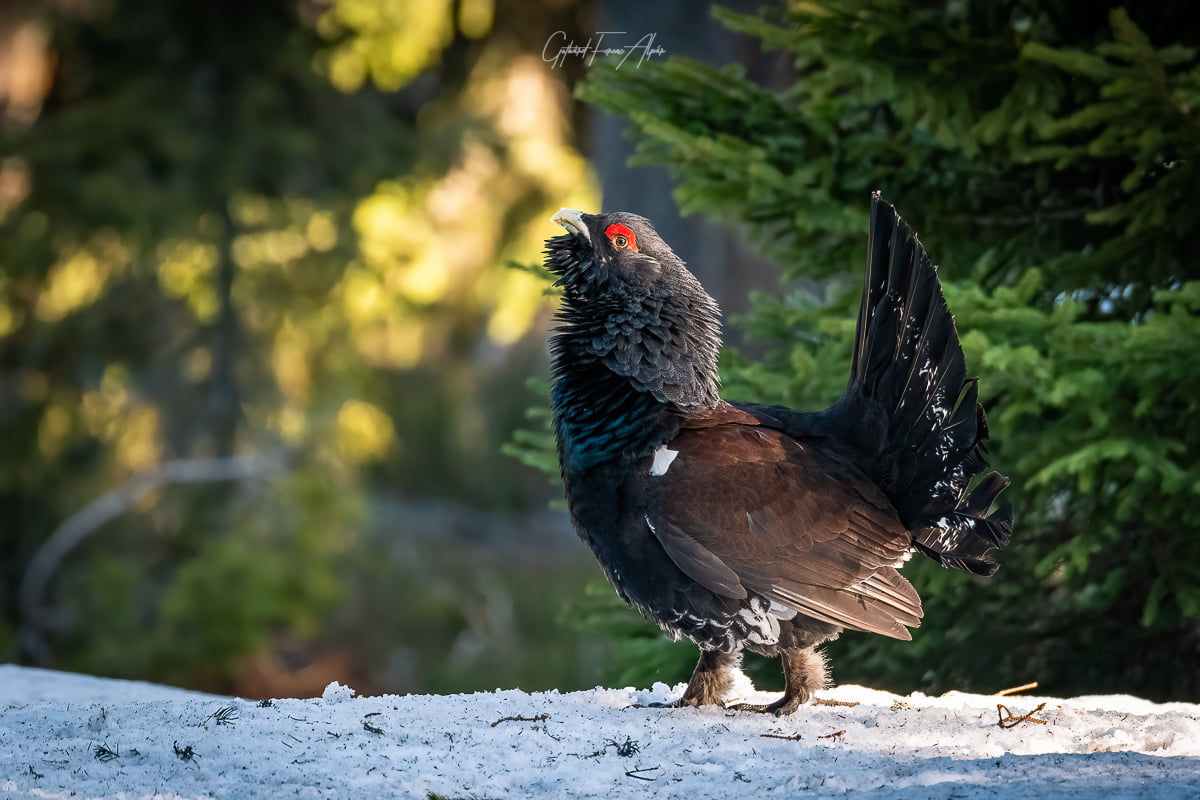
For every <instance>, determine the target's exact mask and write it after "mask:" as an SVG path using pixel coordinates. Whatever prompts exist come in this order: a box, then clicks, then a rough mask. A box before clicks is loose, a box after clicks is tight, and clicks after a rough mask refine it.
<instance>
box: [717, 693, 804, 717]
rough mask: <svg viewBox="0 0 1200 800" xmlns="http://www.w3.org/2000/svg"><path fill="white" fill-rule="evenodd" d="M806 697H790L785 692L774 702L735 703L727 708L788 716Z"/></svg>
mask: <svg viewBox="0 0 1200 800" xmlns="http://www.w3.org/2000/svg"><path fill="white" fill-rule="evenodd" d="M805 699H807V698H800V697H789V696H788V695H786V694H785V695H784V696H783V697H781V698H779V699H778V700H776V701H775V702H774V703H767V704H765V705H762V704H758V703H733V704H731V705H729V706H726V708H728V709H729V710H730V711H751V712H754V713H756V714H774V715H775V716H777V717H786V716H787V715H789V714H792V713H794V712H795V711H796V709H798V708H799V707H800V706H801V705H803V703H804V700H805Z"/></svg>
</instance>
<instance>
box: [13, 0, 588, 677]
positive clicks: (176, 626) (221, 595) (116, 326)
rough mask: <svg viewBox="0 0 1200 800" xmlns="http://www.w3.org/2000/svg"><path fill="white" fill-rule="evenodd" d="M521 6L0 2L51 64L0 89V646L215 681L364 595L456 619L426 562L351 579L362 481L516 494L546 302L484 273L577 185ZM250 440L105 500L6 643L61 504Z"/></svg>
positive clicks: (375, 487)
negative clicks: (515, 9)
mask: <svg viewBox="0 0 1200 800" xmlns="http://www.w3.org/2000/svg"><path fill="white" fill-rule="evenodd" d="M528 5H529V6H530V8H529V9H528V10H530V11H532V12H535V16H536V12H537V11H539V10H540V3H538V2H530V3H529V4H528ZM516 24H517V23H516V22H515V20H512V19H510V18H509V17H508V16H506V15H501V16H500V17H499V18H497V16H496V14H495V9H494V7H493V3H492V2H490V1H488V0H483V1H482V2H480V1H478V0H477V1H476V2H463V3H440V4H438V3H432V4H431V3H419V2H384V1H383V0H380V1H379V2H373V1H371V0H337V2H332V3H324V2H309V0H277V1H272V2H265V3H249V4H247V3H232V2H227V1H219V2H185V3H176V2H170V3H160V2H145V1H144V0H114V1H113V2H80V3H59V2H50V1H49V0H47V1H46V2H26V3H21V4H18V5H17V6H15V7H14V9H13V10H11V11H6V12H5V13H4V14H0V33H3V34H6V35H8V36H9V40H11V41H14V42H17V41H19V42H23V43H25V44H26V45H28V44H29V43H32V48H28V47H27V48H25V49H24V50H22V51H21V52H24V53H25V54H26V56H27V57H28V60H29V63H28V64H26V65H25V66H26V67H28V69H27V70H26V72H25V73H23V74H32V75H35V76H36V75H40V76H44V81H43V82H42V83H41V84H38V82H37V81H35V82H34V84H36V85H35V87H34V88H35V90H34V91H31V92H26V93H25V94H24V95H22V96H20V97H18V96H17V95H16V94H15V93H14V94H12V95H10V96H7V97H0V100H2V101H4V104H3V105H0V111H3V112H4V114H3V119H2V121H3V129H2V130H0V153H3V154H4V156H3V159H2V160H0V439H2V440H3V442H4V448H3V452H0V519H2V520H3V523H0V525H2V527H0V660H10V659H13V660H15V659H25V660H30V659H33V660H36V661H38V662H40V663H54V664H55V665H57V666H60V667H65V668H75V669H83V670H87V671H93V672H98V673H103V674H108V675H120V676H128V677H142V678H152V679H158V680H170V681H174V682H190V683H197V682H201V683H203V684H204V685H206V686H208V687H212V688H223V689H225V690H229V688H230V687H234V686H236V685H237V684H236V682H235V681H236V678H237V675H238V674H240V673H241V672H242V671H243V670H244V669H245V663H246V660H247V659H248V658H251V657H255V656H258V655H260V654H263V653H267V654H269V653H270V652H271V649H272V643H273V642H274V641H275V640H276V639H278V638H281V637H285V638H287V639H289V640H290V641H294V640H301V641H308V642H319V641H322V640H328V641H332V640H334V639H336V635H335V634H336V631H335V630H334V629H333V628H334V627H335V626H334V623H335V622H336V621H338V620H340V621H341V623H342V624H343V625H344V624H345V616H346V613H345V609H346V608H347V607H349V606H355V607H363V604H365V603H366V602H367V601H366V599H365V598H367V597H374V596H375V594H378V595H385V596H379V597H375V601H376V602H378V603H379V604H380V606H381V608H369V607H366V608H363V612H364V613H365V614H367V615H378V614H380V613H384V612H387V613H390V614H392V615H394V617H393V619H394V621H395V623H396V624H397V625H399V626H400V627H401V629H403V624H404V623H405V622H406V621H413V620H419V619H421V618H422V617H423V615H425V613H426V612H427V611H429V610H430V609H434V610H435V611H438V613H444V614H447V615H449V616H451V617H453V616H454V615H455V614H456V613H457V611H456V609H455V606H454V605H453V604H452V603H447V602H442V601H439V600H437V599H436V598H430V597H424V596H423V593H422V591H421V588H422V586H427V582H428V581H429V580H430V576H429V575H427V574H423V573H422V571H421V570H422V569H424V568H425V567H422V566H418V565H415V564H414V565H406V564H387V565H385V564H376V565H375V566H376V567H377V569H376V570H375V572H374V573H371V575H370V577H371V579H372V580H374V581H377V582H379V583H380V584H382V586H378V585H375V584H369V583H368V582H367V581H366V580H365V579H364V580H359V579H357V578H355V577H353V576H354V575H355V574H356V573H355V572H354V571H355V570H358V569H360V568H361V566H362V564H363V562H365V561H368V560H369V559H368V558H367V557H366V555H365V553H367V552H373V551H374V550H376V549H378V548H379V547H381V545H379V543H378V542H377V541H375V540H374V538H372V536H371V535H367V534H366V533H365V531H369V530H374V529H375V528H377V527H378V525H377V524H376V523H375V521H374V517H375V515H374V514H373V512H372V507H373V505H374V503H375V501H376V500H377V499H378V498H379V497H380V496H381V495H385V494H386V495H392V496H399V497H401V498H404V497H409V496H413V495H418V496H436V497H441V498H444V499H450V500H453V501H456V502H466V503H478V504H484V505H490V506H492V507H497V508H514V507H519V506H521V505H522V504H526V505H528V504H529V503H530V502H533V503H540V500H541V496H540V493H539V492H538V491H534V492H531V491H530V489H529V486H530V483H529V481H528V480H527V478H523V477H522V476H519V475H514V474H513V471H512V470H511V469H509V468H508V466H507V464H506V461H505V460H504V458H503V457H502V456H501V455H500V454H499V452H498V449H499V447H498V445H499V442H500V441H501V440H502V439H503V438H504V433H503V431H504V429H505V428H506V427H507V426H509V425H510V422H511V421H515V420H516V419H518V418H519V415H520V412H521V406H522V405H523V402H524V401H523V400H522V398H521V385H522V382H523V380H524V374H527V372H528V371H529V370H530V369H533V368H535V366H536V365H537V364H539V363H540V362H541V360H542V354H541V352H540V346H539V345H538V341H537V337H536V336H534V337H533V338H532V340H531V339H530V337H527V334H528V333H529V332H530V331H531V330H535V323H536V321H537V320H538V319H539V318H540V317H542V316H544V313H545V300H544V295H543V287H542V284H541V282H540V281H538V280H537V279H536V278H534V277H532V276H531V275H529V274H528V273H525V272H521V271H519V270H513V269H509V268H507V267H506V266H505V263H506V262H507V261H511V260H518V261H523V262H530V261H534V260H536V257H537V255H536V254H537V251H538V249H539V248H540V240H541V238H542V231H541V230H540V226H541V225H542V224H543V222H544V219H545V218H546V217H547V216H548V215H549V214H550V213H551V212H552V211H553V210H554V209H555V208H558V207H559V206H561V205H563V204H564V203H566V204H576V205H588V204H591V203H594V202H595V200H594V198H595V189H594V182H593V180H592V178H591V176H590V173H589V171H588V168H587V166H586V163H585V162H584V161H583V159H582V158H581V157H580V156H579V155H578V154H577V153H576V152H575V151H574V149H573V148H572V147H571V146H570V145H569V144H568V143H567V139H568V136H569V134H570V125H569V119H568V114H569V98H567V96H566V93H565V91H564V90H563V89H562V88H561V85H560V80H559V79H558V77H557V76H554V75H552V74H551V73H550V71H549V68H548V66H547V65H545V64H543V63H542V61H541V59H540V54H538V53H537V52H536V51H530V50H529V48H528V47H525V46H524V45H523V44H522V43H521V42H520V40H518V39H515V38H514V37H513V36H511V35H509V33H510V32H509V31H504V30H501V29H500V28H501V26H503V25H510V26H512V25H516ZM545 24H548V25H552V26H553V25H555V24H558V23H557V21H555V20H550V19H547V20H545ZM526 27H527V26H526ZM31 50H32V53H31V52H30V51H31ZM12 85H13V86H15V85H16V82H15V80H14V82H13V83H12ZM14 91H15V90H14ZM514 364H515V365H517V366H516V367H514ZM245 453H261V454H263V455H264V456H266V457H267V458H268V460H270V461H273V462H274V461H277V462H280V463H281V464H282V468H281V469H278V470H270V471H265V472H264V473H263V474H262V475H259V476H257V478H256V479H254V480H248V481H247V480H241V481H237V482H214V483H210V484H194V485H189V486H167V487H165V488H163V489H161V490H159V491H156V492H154V493H153V494H152V495H151V496H149V497H148V498H145V499H144V500H143V501H141V502H139V503H137V504H135V505H134V506H132V507H130V508H129V509H128V513H126V514H124V515H122V516H120V518H119V520H118V521H114V522H110V523H108V524H107V526H106V527H105V528H104V529H103V530H102V531H98V532H96V533H95V535H94V536H92V537H91V538H90V539H89V540H88V541H86V542H85V543H84V544H82V545H81V546H80V547H78V548H77V549H75V550H73V551H72V552H71V553H69V554H68V556H67V557H66V558H64V559H63V560H62V562H61V563H60V564H58V565H57V566H56V569H55V573H54V577H53V580H52V582H51V583H50V585H49V588H48V592H47V596H46V597H45V600H46V603H47V605H48V607H49V608H48V610H49V611H52V613H50V614H49V615H48V616H46V617H45V618H44V619H43V620H42V622H44V623H45V624H44V625H35V626H33V629H32V630H31V626H30V620H29V619H28V617H27V616H26V617H23V613H22V609H21V607H20V602H19V599H18V592H19V588H20V586H21V582H22V578H23V575H24V570H25V568H26V567H27V566H28V564H29V563H30V561H31V559H33V558H34V554H35V553H37V552H38V550H39V548H40V547H41V546H42V545H43V544H44V543H45V542H46V540H47V537H48V536H49V535H50V533H51V532H52V531H54V530H55V529H56V527H57V526H59V525H61V524H62V523H63V522H64V520H67V519H68V518H69V517H70V516H71V514H72V513H73V512H75V511H76V510H78V509H80V508H83V507H84V506H86V505H87V504H88V503H89V502H90V501H92V500H94V499H95V498H97V497H100V496H101V495H104V493H105V492H109V491H112V490H118V489H120V488H121V487H122V486H125V485H126V483H127V481H129V480H130V479H131V478H134V477H135V476H138V475H144V474H147V473H153V472H155V471H156V470H161V469H163V467H164V465H168V464H171V463H173V462H175V461H177V460H180V459H200V460H213V461H219V460H221V459H225V458H228V457H231V456H234V455H235V454H245ZM463 464H470V465H472V468H471V469H463ZM481 476H490V478H489V479H481ZM539 488H540V487H539ZM386 533H387V534H389V535H393V534H394V535H395V536H397V537H400V538H403V537H404V536H405V534H406V532H405V531H394V532H392V531H388V532H386ZM460 580H462V581H463V582H467V581H469V577H465V576H462V577H460ZM397 582H398V583H402V584H403V586H404V590H403V591H399V590H397V591H394V592H392V593H391V594H390V596H388V593H387V592H386V591H385V589H386V588H387V587H388V585H390V584H394V583H397ZM338 615H340V616H338ZM465 625H466V623H465V621H464V620H463V619H453V620H451V621H450V622H449V623H448V626H447V628H446V630H445V632H444V635H446V636H450V637H451V638H453V636H454V634H455V633H456V632H460V631H462V630H463V629H464V626H465ZM22 626H24V627H23V628H22ZM38 628H42V629H41V630H37V629H38ZM21 630H23V632H24V634H30V633H31V632H32V633H34V634H36V635H35V636H33V637H32V638H30V636H28V635H26V636H24V638H23V637H22V636H19V635H18V632H19V631H21ZM401 633H402V630H401ZM398 635H399V634H398ZM394 641H395V640H393V642H394ZM346 644H347V646H350V645H349V644H348V643H346ZM381 646H383V645H381ZM318 649H319V647H318ZM423 655H425V654H422V656H423ZM387 657H388V656H387V653H386V652H384V653H382V654H381V656H380V658H381V659H382V660H384V661H386V660H387ZM435 657H436V656H435ZM418 660H419V659H418ZM422 668H423V669H424V670H425V671H426V672H430V671H431V670H429V669H428V668H427V667H422ZM484 685H485V686H486V685H487V684H484ZM364 688H365V687H364ZM377 688H379V687H377ZM382 688H391V689H393V690H403V689H407V688H413V687H411V686H404V685H399V686H388V687H382Z"/></svg>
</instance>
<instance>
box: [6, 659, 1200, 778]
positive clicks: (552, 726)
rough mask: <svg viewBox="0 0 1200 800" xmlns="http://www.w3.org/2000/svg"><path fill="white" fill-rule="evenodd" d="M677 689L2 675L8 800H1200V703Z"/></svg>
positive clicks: (13, 671)
mask: <svg viewBox="0 0 1200 800" xmlns="http://www.w3.org/2000/svg"><path fill="white" fill-rule="evenodd" d="M679 689H680V687H676V688H674V689H672V688H670V687H667V686H664V685H661V684H659V685H656V686H655V687H654V688H653V689H651V690H649V691H635V690H632V689H595V690H593V691H589V692H573V693H570V694H557V693H554V692H550V693H541V694H526V693H524V692H520V691H498V692H494V693H485V694H473V695H449V696H423V695H412V696H407V697H396V696H385V697H365V698H355V697H353V696H352V695H353V693H352V692H351V691H350V690H349V689H346V688H345V687H341V686H338V685H336V684H334V685H332V686H330V687H329V688H328V689H326V691H325V695H324V697H321V698H314V699H308V700H275V701H273V702H270V703H266V702H263V703H258V702H254V701H250V700H238V699H234V698H225V697H214V696H211V695H204V694H197V693H195V692H185V691H182V690H177V689H170V688H166V687H162V686H153V685H149V684H142V683H131V682H125V681H110V680H100V679H97V678H90V677H85V676H78V675H68V674H59V673H51V672H44V671H40V670H32V669H26V668H21V667H15V666H4V665H0V800H6V799H7V798H68V797H74V798H125V799H128V800H132V799H133V798H143V797H164V798H179V797H183V798H199V797H216V798H252V797H270V798H274V797H301V798H308V797H313V798H315V797H347V798H356V800H361V799H364V798H376V797H413V798H421V800H425V798H427V797H429V796H430V793H433V794H436V795H440V796H443V797H448V798H467V797H471V798H529V797H533V798H538V797H561V796H570V797H605V798H633V797H637V798H644V797H646V796H653V797H655V798H674V797H679V798H689V800H690V799H691V798H708V797H719V798H728V797H751V796H753V797H762V796H767V797H797V796H801V795H803V796H804V797H806V798H807V797H842V796H850V797H856V798H889V799H895V798H927V797H928V798H977V797H1000V798H1005V800H1008V799H1009V798H1042V797H1054V798H1056V799H1057V798H1089V800H1091V798H1104V800H1113V799H1114V798H1130V797H1138V798H1142V797H1145V798H1200V706H1197V705H1191V704H1183V703H1173V704H1166V705H1156V704H1153V703H1149V702H1146V701H1144V700H1139V699H1136V698H1133V697H1124V696H1115V697H1080V698H1076V699H1073V700H1061V699H1055V698H1050V697H1024V696H1021V697H988V696H981V695H967V694H950V695H946V696H943V697H926V696H924V695H919V694H917V695H912V696H909V697H899V696H896V695H891V694H886V693H883V692H877V691H872V690H870V689H864V688H861V687H857V686H843V687H840V688H838V689H835V690H833V691H830V692H827V693H825V694H824V695H823V698H824V699H825V700H826V701H828V700H835V701H837V703H838V704H836V705H834V704H828V705H815V706H812V705H810V706H806V707H804V708H802V709H801V710H800V711H799V712H797V713H796V714H795V715H794V716H793V717H790V718H786V719H776V718H774V717H771V716H766V715H760V714H749V713H741V712H733V711H724V710H720V709H708V710H702V711H697V710H694V709H690V708H688V709H659V708H643V707H639V706H640V705H644V704H646V703H649V702H652V701H662V700H669V699H672V698H673V697H675V696H677V693H678V691H679ZM748 697H749V698H751V699H760V700H761V698H755V697H754V696H753V695H748ZM998 704H1000V705H1003V706H1004V707H1005V708H1003V709H998V708H997V705H998ZM1001 720H1004V725H1003V726H1002V725H1001V724H1000V723H1001Z"/></svg>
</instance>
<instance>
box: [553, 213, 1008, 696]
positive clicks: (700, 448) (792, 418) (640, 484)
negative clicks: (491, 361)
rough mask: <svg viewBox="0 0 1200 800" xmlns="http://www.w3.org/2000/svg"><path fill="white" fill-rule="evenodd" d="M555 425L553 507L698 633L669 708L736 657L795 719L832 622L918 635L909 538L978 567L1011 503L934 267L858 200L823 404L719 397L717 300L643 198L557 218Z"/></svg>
mask: <svg viewBox="0 0 1200 800" xmlns="http://www.w3.org/2000/svg"><path fill="white" fill-rule="evenodd" d="M552 219H553V221H555V222H558V223H559V224H560V225H562V226H563V228H565V229H566V231H567V232H566V234H565V235H560V236H557V237H554V238H551V239H549V240H548V241H547V242H546V256H545V266H546V268H547V269H548V270H550V271H551V272H552V273H554V274H555V275H556V276H558V280H557V285H559V286H560V287H561V288H562V305H561V307H560V309H559V312H558V315H557V321H558V322H559V323H561V324H560V325H559V326H558V327H556V328H555V331H554V333H553V336H552V338H551V344H550V349H551V359H552V369H553V388H552V392H551V403H552V407H553V419H554V429H555V434H556V437H557V443H558V455H559V459H560V462H561V466H562V476H563V482H564V486H565V492H566V498H567V504H568V507H569V509H570V514H571V519H572V522H573V524H574V526H575V528H576V530H577V532H578V533H579V536H580V537H581V538H582V539H583V540H584V542H586V543H587V545H588V546H590V547H591V549H592V551H593V552H594V553H595V555H596V558H597V559H598V560H599V562H600V564H601V566H602V567H603V569H604V572H605V574H606V575H607V577H608V579H609V580H610V581H611V582H612V584H613V586H614V587H615V588H616V590H617V592H618V594H620V596H621V597H622V598H623V599H624V600H625V601H626V602H628V603H630V604H632V605H633V606H634V607H636V608H637V609H639V610H640V611H641V612H642V613H644V614H645V615H646V616H648V617H649V618H651V619H652V620H654V621H655V622H656V623H657V624H658V625H659V627H661V628H662V630H663V631H664V632H665V633H666V634H667V635H668V636H670V637H672V638H674V639H678V638H679V637H681V636H686V637H687V638H689V639H691V640H692V641H694V642H695V643H696V644H697V645H698V646H699V648H700V659H699V662H698V663H697V665H696V669H695V672H694V673H693V675H692V677H691V680H690V681H689V682H688V685H687V689H686V690H685V691H684V694H683V696H682V697H681V698H680V699H679V700H678V701H677V702H676V703H675V705H692V706H698V705H713V704H723V703H724V702H725V701H726V700H727V699H728V697H729V694H730V692H731V690H732V684H733V678H734V676H735V672H736V671H737V670H738V669H739V667H740V661H741V653H742V651H743V650H751V651H753V652H757V653H761V654H763V655H765V656H779V657H780V659H781V660H782V665H783V672H784V680H785V686H786V688H785V692H784V696H783V697H782V698H781V699H780V700H779V701H778V702H775V703H772V704H770V705H766V706H752V705H747V704H742V705H740V706H735V707H737V708H742V709H746V710H753V711H771V712H774V713H776V714H790V713H792V712H794V711H795V710H796V708H797V707H799V706H800V705H801V704H802V703H805V702H806V701H807V700H808V699H809V697H811V695H812V693H813V692H814V691H815V690H818V689H821V688H824V687H825V686H826V685H827V682H828V678H827V671H826V666H825V660H824V657H823V656H822V654H821V653H820V652H818V651H817V650H816V648H817V647H818V646H819V645H820V644H822V643H823V642H826V641H828V640H830V639H833V638H835V637H836V636H837V635H838V634H839V633H841V632H842V631H843V630H844V629H847V628H849V629H852V630H858V631H866V632H870V633H878V634H882V635H884V636H890V637H893V638H897V639H910V638H911V634H910V633H909V630H908V629H909V628H912V627H916V626H917V625H919V624H920V622H921V617H922V610H921V600H920V598H919V597H918V596H917V593H916V591H915V590H914V589H913V587H912V585H911V584H910V583H909V582H908V581H907V580H905V578H904V577H903V576H901V574H900V572H899V568H900V567H901V566H902V565H903V563H904V562H905V561H906V560H907V559H908V558H909V556H910V555H912V554H913V553H914V552H915V553H919V554H922V555H924V556H928V557H930V558H933V559H934V560H935V561H937V562H938V563H940V564H942V565H944V566H947V567H954V568H958V569H963V570H967V571H969V572H972V573H975V574H978V575H991V574H992V573H994V572H995V570H996V568H997V563H996V560H995V554H996V552H997V551H998V550H1000V549H1002V548H1003V547H1004V546H1005V545H1006V544H1007V543H1008V539H1009V535H1010V532H1011V528H1012V512H1011V510H1010V508H1009V507H1008V506H1003V507H1000V508H996V509H994V510H993V508H992V506H993V504H994V502H995V501H996V499H997V496H998V495H999V494H1000V492H1001V491H1002V490H1003V489H1004V488H1005V487H1006V486H1007V485H1008V480H1007V479H1006V478H1005V477H1003V476H1001V475H999V474H998V473H996V472H989V471H988V464H987V458H986V456H987V445H988V431H987V425H986V422H985V420H984V412H983V408H982V406H980V405H979V403H978V397H977V395H978V393H977V386H976V382H975V381H974V380H972V379H968V378H967V373H966V365H965V362H964V359H963V353H962V348H961V347H960V345H959V341H958V334H957V332H956V331H955V328H954V321H953V319H952V317H951V315H950V311H949V309H948V308H947V306H946V302H945V299H944V298H943V296H942V290H941V286H940V284H939V283H938V278H937V272H936V269H935V267H934V265H933V263H932V262H931V261H930V259H929V257H928V256H927V255H926V253H925V251H924V249H923V248H922V246H921V244H920V243H919V242H918V241H917V239H916V236H915V235H914V234H913V232H912V231H911V230H910V229H909V227H908V226H907V225H906V224H905V223H904V222H903V220H901V219H900V218H899V217H898V216H897V214H896V212H895V210H894V209H893V208H892V207H891V206H890V205H888V204H887V203H885V202H884V201H883V200H882V199H881V198H880V196H879V194H878V193H876V194H875V195H874V196H873V197H872V200H871V224H870V236H869V239H868V247H867V269H866V279H865V284H864V286H863V293H862V304H861V307H860V309H859V314H858V325H857V330H856V333H855V342H854V351H853V355H852V360H851V366H850V380H849V383H848V385H847V386H846V391H845V393H844V394H843V395H842V397H841V398H840V399H839V400H838V401H837V402H836V403H834V404H833V405H832V406H831V407H829V408H828V409H826V410H824V411H818V412H802V411H794V410H792V409H789V408H784V407H780V406H763V405H757V404H754V403H747V402H727V401H725V400H722V399H721V397H720V396H719V393H718V376H717V351H718V348H719V347H720V344H721V322H720V312H719V310H718V308H717V304H716V302H715V301H714V300H713V299H712V298H711V297H710V296H709V295H708V294H707V293H706V292H705V291H704V289H703V288H702V287H701V285H700V283H699V282H698V281H697V280H696V278H695V277H694V276H693V275H692V274H691V273H690V272H689V271H688V270H687V269H686V267H685V266H684V263H683V261H682V260H681V259H680V258H679V257H678V256H677V255H676V254H675V253H674V252H673V251H672V250H671V248H670V247H669V246H668V245H667V244H666V243H665V242H664V241H663V240H662V239H661V238H659V236H658V234H657V233H656V232H655V230H654V227H653V225H651V223H650V222H649V221H648V220H646V219H645V218H643V217H640V216H637V215H636V214H630V213H624V212H618V213H609V214H584V213H581V212H579V211H575V210H571V209H562V210H560V211H559V212H558V213H557V214H555V215H554V217H553V218H552Z"/></svg>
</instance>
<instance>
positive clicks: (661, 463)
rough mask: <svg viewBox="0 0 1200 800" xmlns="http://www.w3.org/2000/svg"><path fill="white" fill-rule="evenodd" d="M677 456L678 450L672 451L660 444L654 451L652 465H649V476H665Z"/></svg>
mask: <svg viewBox="0 0 1200 800" xmlns="http://www.w3.org/2000/svg"><path fill="white" fill-rule="evenodd" d="M678 455H679V451H678V450H672V449H671V448H669V447H667V446H666V445H665V444H660V445H659V446H658V449H657V450H655V451H654V463H653V464H651V465H650V474H651V475H653V476H654V477H656V478H661V477H662V476H663V475H666V474H667V470H669V469H670V468H671V464H672V463H673V462H674V461H675V458H676V457H677V456H678Z"/></svg>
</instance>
